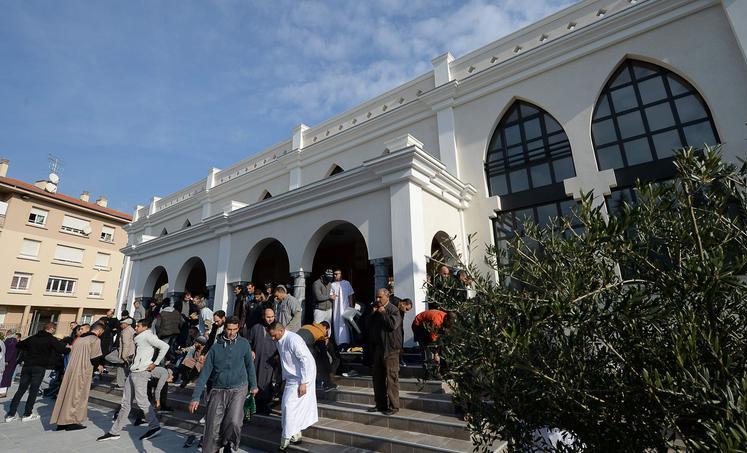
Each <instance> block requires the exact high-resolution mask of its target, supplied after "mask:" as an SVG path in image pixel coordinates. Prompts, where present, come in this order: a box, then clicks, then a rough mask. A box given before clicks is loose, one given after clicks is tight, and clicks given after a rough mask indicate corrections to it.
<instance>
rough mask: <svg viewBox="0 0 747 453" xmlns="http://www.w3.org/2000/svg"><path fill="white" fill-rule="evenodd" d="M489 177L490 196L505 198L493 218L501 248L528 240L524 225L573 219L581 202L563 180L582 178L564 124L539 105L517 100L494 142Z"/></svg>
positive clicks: (486, 168) (487, 165)
mask: <svg viewBox="0 0 747 453" xmlns="http://www.w3.org/2000/svg"><path fill="white" fill-rule="evenodd" d="M485 172H486V175H487V178H488V186H489V191H490V195H500V196H501V211H500V212H498V213H497V215H496V217H495V218H494V219H493V228H494V234H495V239H496V244H500V243H502V242H503V241H504V240H506V239H510V238H512V237H514V236H516V235H519V236H520V235H522V234H523V231H524V222H525V221H526V220H527V219H531V220H532V221H533V222H535V223H537V224H540V225H546V224H547V223H548V222H550V220H551V219H552V218H557V217H560V216H568V215H570V212H571V210H572V209H573V207H574V206H575V204H576V202H575V201H573V199H572V198H571V197H569V196H568V195H566V193H565V188H564V187H563V180H564V179H567V178H572V177H574V176H576V170H575V167H574V165H573V157H572V156H571V144H570V142H569V140H568V136H567V135H566V133H565V131H564V130H563V128H562V127H561V126H560V124H559V123H558V122H557V121H556V120H555V118H553V117H552V116H550V114H549V113H547V112H545V111H544V110H542V109H541V108H539V107H537V106H536V105H532V104H530V103H528V102H524V101H516V102H514V103H513V105H511V107H510V108H509V109H508V111H507V112H506V114H505V115H504V116H503V118H502V119H501V121H500V123H498V127H497V128H496V130H495V132H494V133H493V137H491V139H490V146H489V148H488V154H487V162H486V163H485Z"/></svg>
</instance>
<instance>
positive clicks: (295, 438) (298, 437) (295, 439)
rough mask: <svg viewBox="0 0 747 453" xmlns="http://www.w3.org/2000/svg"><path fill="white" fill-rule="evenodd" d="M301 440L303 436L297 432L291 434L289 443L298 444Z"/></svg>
mask: <svg viewBox="0 0 747 453" xmlns="http://www.w3.org/2000/svg"><path fill="white" fill-rule="evenodd" d="M302 441H303V437H301V433H297V434H294V435H292V436H291V438H290V443H291V444H293V445H298V444H300V443H301V442H302Z"/></svg>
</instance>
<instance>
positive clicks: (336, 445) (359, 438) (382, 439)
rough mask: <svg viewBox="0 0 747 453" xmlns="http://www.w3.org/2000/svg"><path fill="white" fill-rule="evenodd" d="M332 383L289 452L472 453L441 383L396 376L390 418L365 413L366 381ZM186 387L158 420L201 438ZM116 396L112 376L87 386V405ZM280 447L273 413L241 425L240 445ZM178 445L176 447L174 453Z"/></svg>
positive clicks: (368, 400) (369, 398)
mask: <svg viewBox="0 0 747 453" xmlns="http://www.w3.org/2000/svg"><path fill="white" fill-rule="evenodd" d="M405 370H407V368H404V369H403V371H405ZM403 374H404V373H403ZM407 374H409V373H407ZM337 384H338V388H337V389H336V390H330V391H327V392H323V391H321V390H317V400H318V407H319V422H317V423H316V424H315V425H314V426H312V427H310V428H308V429H307V430H305V431H304V433H303V434H304V441H303V443H302V444H301V445H298V446H292V448H291V449H292V450H294V451H306V452H321V453H326V452H351V453H352V452H364V451H377V452H386V453H400V452H404V453H424V452H428V453H433V452H444V453H445V452H469V451H472V450H473V446H472V443H471V442H470V435H469V431H468V430H467V426H466V423H465V422H464V421H462V420H461V419H460V418H459V417H458V416H457V415H456V413H455V408H454V405H453V404H452V402H451V398H450V396H449V395H447V394H446V393H445V392H444V390H443V388H442V383H441V382H440V381H425V382H424V381H418V380H417V379H415V378H412V377H403V378H401V379H400V403H401V409H400V411H399V412H398V413H397V414H395V415H392V416H385V415H383V414H381V413H378V412H374V413H369V412H366V409H367V408H369V407H371V406H373V405H374V401H373V389H372V381H371V378H370V377H365V376H361V377H349V378H346V377H340V378H338V381H337ZM190 387H191V386H189V387H187V388H185V389H180V388H178V387H174V386H170V387H169V405H170V406H171V407H173V408H174V409H175V412H173V413H166V414H161V416H160V418H161V422H162V423H164V424H165V425H170V426H176V427H179V428H182V429H185V430H187V431H191V432H193V433H195V434H197V435H201V434H202V432H203V427H202V425H200V423H199V419H200V418H201V417H202V416H203V415H204V410H205V408H204V407H201V408H200V410H199V412H198V414H196V415H192V414H189V413H188V412H187V406H188V404H189V399H190V396H191V393H192V389H191V388H190ZM121 397H122V392H121V390H118V389H115V388H114V387H113V385H112V382H111V378H108V377H102V379H100V380H99V381H98V382H96V383H95V384H94V386H93V387H92V390H91V398H90V402H91V403H92V404H97V405H101V406H105V407H110V408H115V407H117V405H118V404H119V402H120V400H121ZM276 409H279V408H276ZM279 443H280V413H279V411H278V410H275V411H273V413H272V414H271V415H267V416H264V415H256V416H255V417H254V419H253V420H252V422H251V423H246V424H245V425H244V428H243V431H242V444H243V445H246V446H248V447H251V448H254V449H259V450H266V451H276V450H277V446H278V445H279ZM179 447H181V446H179ZM179 447H176V446H175V449H176V448H179ZM504 448H505V443H503V442H499V443H496V444H495V445H493V448H492V451H495V452H498V451H502V450H503V449H504ZM185 451H187V450H185Z"/></svg>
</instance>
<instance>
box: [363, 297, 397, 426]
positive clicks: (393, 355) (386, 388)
mask: <svg viewBox="0 0 747 453" xmlns="http://www.w3.org/2000/svg"><path fill="white" fill-rule="evenodd" d="M369 322H370V324H369V331H368V332H369V341H368V347H369V348H370V349H371V357H372V359H373V366H372V368H373V385H374V399H375V401H376V406H374V407H372V408H370V409H368V412H377V411H380V412H382V413H383V414H384V415H392V414H395V413H397V412H398V411H399V355H400V351H402V330H401V329H400V328H399V327H400V325H401V324H402V316H401V315H400V313H399V308H397V307H396V306H395V305H394V304H391V303H389V291H387V290H386V289H385V288H380V289H378V290H377V291H376V304H375V308H374V310H373V313H372V314H371V319H370V321H369Z"/></svg>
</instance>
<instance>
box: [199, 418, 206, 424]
mask: <svg viewBox="0 0 747 453" xmlns="http://www.w3.org/2000/svg"><path fill="white" fill-rule="evenodd" d="M200 424H201V425H204V424H205V417H202V418H201V419H200Z"/></svg>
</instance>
